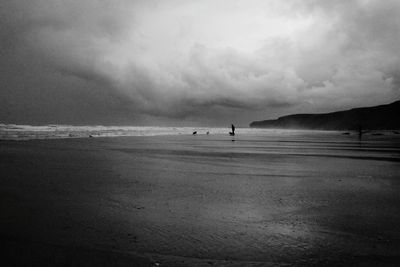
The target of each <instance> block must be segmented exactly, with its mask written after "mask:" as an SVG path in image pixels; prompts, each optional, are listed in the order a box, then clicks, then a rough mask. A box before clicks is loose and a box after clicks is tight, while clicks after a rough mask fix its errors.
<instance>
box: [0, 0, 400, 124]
mask: <svg viewBox="0 0 400 267" xmlns="http://www.w3.org/2000/svg"><path fill="white" fill-rule="evenodd" d="M399 47H400V1H398V0H385V1H382V0H336V1H333V0H332V1H320V0H286V1H282V0H199V1H187V0H162V1H161V0H160V1H156V0H143V1H141V0H137V1H135V0H129V1H128V0H115V1H111V0H110V1H105V0H104V1H102V0H80V1H72V0H71V1H67V0H35V1H32V0H13V1H9V0H0V123H16V124H32V125H40V124H75V125H83V124H90V125H96V124H103V125H138V126H139V125H160V126H166V125H176V126H192V125H193V126H196V125H199V126H224V125H228V126H229V125H230V124H231V123H235V124H237V125H239V126H244V127H246V126H248V124H249V123H250V122H251V121H254V120H263V119H274V118H277V117H279V116H283V115H288V114H292V113H323V112H330V111H336V110H342V109H349V108H353V107H362V106H374V105H380V104H387V103H391V102H393V101H396V100H399V99H400V53H399V50H398V49H399Z"/></svg>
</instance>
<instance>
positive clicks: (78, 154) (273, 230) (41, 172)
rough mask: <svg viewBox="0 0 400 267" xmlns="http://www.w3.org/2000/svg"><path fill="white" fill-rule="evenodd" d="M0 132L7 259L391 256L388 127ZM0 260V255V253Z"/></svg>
mask: <svg viewBox="0 0 400 267" xmlns="http://www.w3.org/2000/svg"><path fill="white" fill-rule="evenodd" d="M232 140H233V139H232V138H231V137H229V136H226V135H209V136H208V135H199V136H190V135H175V136H151V137H149V136H148V137H112V138H103V137H101V138H76V139H55V140H29V141H10V140H8V141H4V140H3V141H0V173H1V178H0V182H1V187H0V206H1V212H0V224H1V227H0V240H1V244H2V248H1V249H2V251H3V252H5V253H4V254H5V255H6V257H5V258H3V259H2V261H3V260H4V261H7V262H10V266H304V265H307V266H310V265H315V266H321V265H326V266H337V265H346V266H349V265H356V266H368V265H369V266H392V265H396V264H399V263H400V228H399V227H398V225H399V223H400V194H399V192H400V180H399V174H400V138H399V137H397V136H391V137H387V136H370V137H366V139H365V140H364V141H362V142H359V141H358V140H357V138H356V137H355V136H343V135H341V134H340V133H338V132H332V133H324V134H321V133H310V134H304V133H303V134H297V135H296V134H291V135H279V134H276V135H269V136H262V135H260V136H257V135H256V136H250V135H238V136H236V137H234V141H232ZM1 265H2V266H4V265H3V264H1Z"/></svg>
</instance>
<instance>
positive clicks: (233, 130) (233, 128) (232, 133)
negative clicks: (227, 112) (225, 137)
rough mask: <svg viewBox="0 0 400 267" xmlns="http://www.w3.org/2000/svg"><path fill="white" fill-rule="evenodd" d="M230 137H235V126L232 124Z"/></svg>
mask: <svg viewBox="0 0 400 267" xmlns="http://www.w3.org/2000/svg"><path fill="white" fill-rule="evenodd" d="M229 135H231V136H234V135H235V125H233V124H232V132H229Z"/></svg>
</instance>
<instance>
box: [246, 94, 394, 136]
mask: <svg viewBox="0 0 400 267" xmlns="http://www.w3.org/2000/svg"><path fill="white" fill-rule="evenodd" d="M360 126H361V127H362V128H363V129H369V130H393V129H400V101H396V102H393V103H391V104H388V105H381V106H375V107H364V108H354V109H350V110H345V111H337V112H331V113H324V114H294V115H288V116H283V117H280V118H278V119H276V120H264V121H254V122H252V123H250V127H254V128H280V129H315V130H356V129H358V128H359V127H360Z"/></svg>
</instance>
